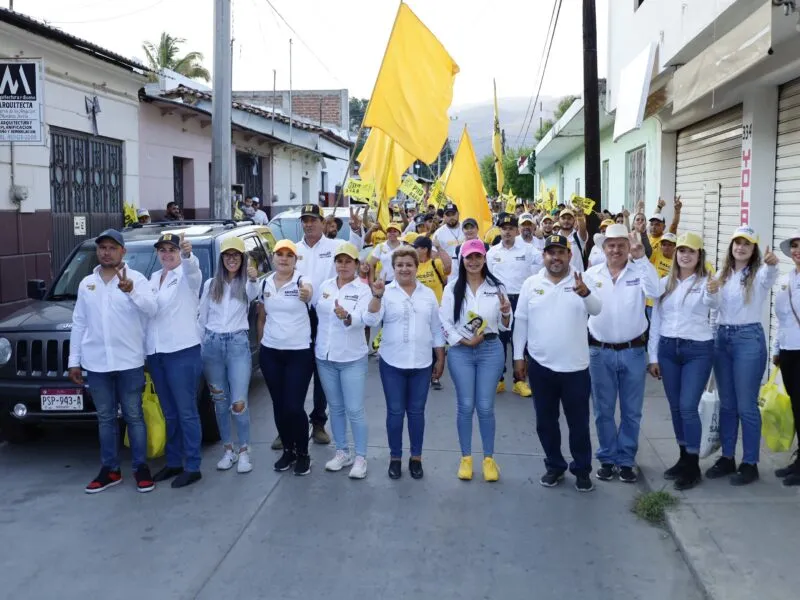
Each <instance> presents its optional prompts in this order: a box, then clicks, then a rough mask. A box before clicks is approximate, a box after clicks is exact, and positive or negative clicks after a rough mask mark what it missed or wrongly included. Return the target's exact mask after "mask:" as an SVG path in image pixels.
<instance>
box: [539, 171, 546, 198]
mask: <svg viewBox="0 0 800 600" xmlns="http://www.w3.org/2000/svg"><path fill="white" fill-rule="evenodd" d="M539 199H540V200H546V199H547V184H546V183H545V182H544V177H542V176H541V175H539Z"/></svg>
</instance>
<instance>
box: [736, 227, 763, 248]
mask: <svg viewBox="0 0 800 600" xmlns="http://www.w3.org/2000/svg"><path fill="white" fill-rule="evenodd" d="M736 238H744V239H746V240H747V241H748V242H750V243H751V244H757V243H758V234H757V233H756V232H755V230H754V229H753V228H752V227H739V228H738V229H737V230H736V231H734V232H733V235H731V241H733V240H735V239H736Z"/></svg>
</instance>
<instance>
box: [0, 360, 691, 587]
mask: <svg viewBox="0 0 800 600" xmlns="http://www.w3.org/2000/svg"><path fill="white" fill-rule="evenodd" d="M370 362H371V370H370V381H369V384H368V418H369V423H370V436H371V438H370V457H369V468H370V473H369V476H368V478H367V479H366V480H364V481H351V480H349V479H348V478H347V474H346V472H342V473H338V474H333V473H326V472H325V471H324V462H325V460H327V458H328V457H329V454H330V449H329V448H323V447H319V446H316V447H313V448H312V458H313V460H314V464H313V467H312V469H313V472H312V474H311V475H310V476H309V477H305V478H299V477H294V476H292V475H290V474H277V473H275V472H273V471H272V462H273V461H274V460H275V458H276V453H274V452H272V451H271V450H270V449H269V443H270V442H271V440H272V439H273V437H274V435H275V429H274V426H273V423H272V415H271V407H270V403H269V399H268V397H267V395H266V391H265V388H264V385H263V383H262V382H261V381H259V380H260V375H258V374H257V375H256V376H255V377H254V379H253V385H252V388H251V389H252V394H251V397H252V399H253V422H254V423H253V439H254V442H255V443H254V452H253V454H254V463H255V470H254V471H253V472H252V473H250V474H248V475H238V474H236V473H235V472H225V473H219V472H217V471H215V470H214V469H213V467H214V465H215V463H216V460H217V458H218V454H219V449H218V448H216V447H212V448H207V449H206V453H205V457H206V463H205V470H204V476H205V477H204V479H203V481H202V482H201V483H199V484H198V485H195V486H192V487H190V488H187V489H183V490H177V491H176V490H172V489H171V488H169V486H162V487H160V488H158V489H157V490H156V491H155V492H153V493H151V494H143V495H140V494H136V493H135V492H134V490H133V485H132V478H130V477H128V478H127V479H126V481H125V483H124V484H123V485H122V486H118V487H116V488H113V489H111V490H109V491H107V492H104V493H102V494H98V495H97V496H87V495H86V494H84V493H83V486H84V485H85V484H86V483H87V482H88V481H89V479H91V477H92V476H93V475H94V474H95V471H96V470H97V444H96V441H95V433H94V431H93V430H85V431H78V432H74V431H73V432H71V433H69V434H58V433H49V434H48V435H46V436H45V437H44V438H43V439H42V440H39V441H37V442H35V443H34V444H32V445H29V446H27V447H24V448H22V447H16V446H8V445H7V446H2V447H0V477H2V481H3V482H4V485H3V487H2V490H1V491H0V505H2V507H3V511H2V512H0V539H1V540H3V550H2V552H0V573H2V576H0V590H2V593H0V596H2V597H6V598H26V599H28V598H32V599H40V598H41V599H46V598H59V599H64V600H68V599H72V598H91V597H99V595H100V594H102V595H103V597H105V598H113V599H127V598H136V599H138V598H141V597H142V593H143V592H145V591H146V594H147V595H148V596H149V597H151V598H156V599H159V600H160V599H172V598H181V599H184V598H187V599H188V598H199V599H217V598H221V597H225V596H228V597H235V598H241V599H243V600H245V599H247V600H249V599H256V598H279V597H282V598H308V597H319V598H323V597H324V598H328V599H331V600H338V599H340V598H378V597H381V598H386V599H387V600H388V599H391V600H394V599H401V598H409V599H411V598H414V599H429V598H437V599H440V600H444V599H446V598H454V599H455V598H458V599H473V598H474V599H478V598H480V599H502V600H513V599H517V598H520V599H522V598H525V599H526V600H527V599H529V598H536V599H537V600H544V599H549V598H554V599H555V598H558V599H559V600H562V599H564V598H579V597H583V598H596V599H614V600H625V599H638V598H647V599H648V600H660V599H665V600H667V599H672V598H681V599H689V600H694V599H699V598H701V597H702V595H701V593H700V592H699V591H698V588H697V586H696V584H695V582H694V579H693V577H692V575H691V573H690V571H689V568H688V567H687V565H686V563H685V562H684V560H683V558H682V555H681V554H680V552H679V551H678V550H677V547H676V545H675V543H674V541H673V539H672V538H671V537H670V536H669V535H668V534H667V533H666V532H665V531H663V530H660V529H658V528H655V527H652V526H650V525H647V524H644V523H642V522H639V521H637V519H636V518H635V517H634V516H633V515H632V514H631V513H630V511H629V508H630V504H631V500H632V498H633V497H634V495H635V494H636V492H637V491H638V490H639V489H642V488H638V487H637V486H626V485H623V484H621V483H619V482H614V483H610V484H604V485H600V484H599V485H598V489H597V490H596V491H595V492H593V493H591V494H579V493H578V492H576V491H575V489H574V488H573V486H572V482H573V480H572V479H571V478H568V485H563V486H562V487H560V488H556V489H545V488H543V487H541V486H540V485H539V483H538V477H539V476H540V475H541V473H542V462H541V448H540V446H539V444H538V440H537V438H536V435H535V431H534V426H533V409H532V407H531V405H530V402H529V401H528V400H522V399H520V398H519V397H517V396H514V395H512V394H510V393H505V394H502V395H501V396H500V397H499V398H498V411H497V413H498V425H497V431H498V437H497V460H498V463H499V465H500V468H501V470H502V478H501V481H500V483H498V484H487V483H484V482H483V481H482V479H481V478H480V476H478V477H476V479H475V480H473V481H472V482H461V481H459V480H457V479H456V477H455V471H456V468H457V464H458V456H459V453H458V450H457V449H458V444H457V439H456V431H455V408H454V406H455V404H454V403H455V400H454V397H453V386H452V384H451V382H450V381H449V380H447V378H445V379H444V380H443V382H444V384H445V390H444V391H442V392H432V393H431V397H430V399H429V403H428V410H427V417H428V421H427V425H428V427H427V431H426V448H425V463H424V464H425V471H426V472H425V479H424V480H422V481H413V480H412V479H411V478H410V477H408V475H407V473H406V472H405V465H404V477H403V478H402V479H401V480H399V481H391V480H389V479H388V477H387V476H386V473H385V470H386V466H387V462H388V449H387V447H386V439H385V431H384V425H383V421H384V414H385V412H384V411H385V409H384V406H383V396H382V394H381V392H380V380H379V378H378V375H377V365H376V363H375V359H371V360H370ZM309 405H310V400H309ZM475 429H476V432H475V441H474V444H475V448H476V450H477V449H480V441H479V438H478V436H477V423H476V428H475ZM477 458H478V456H476V459H477ZM476 463H477V464H479V461H477V460H476ZM153 466H154V467H156V468H157V467H159V466H160V462H159V463H158V464H154V465H153ZM125 475H127V472H126V473H125Z"/></svg>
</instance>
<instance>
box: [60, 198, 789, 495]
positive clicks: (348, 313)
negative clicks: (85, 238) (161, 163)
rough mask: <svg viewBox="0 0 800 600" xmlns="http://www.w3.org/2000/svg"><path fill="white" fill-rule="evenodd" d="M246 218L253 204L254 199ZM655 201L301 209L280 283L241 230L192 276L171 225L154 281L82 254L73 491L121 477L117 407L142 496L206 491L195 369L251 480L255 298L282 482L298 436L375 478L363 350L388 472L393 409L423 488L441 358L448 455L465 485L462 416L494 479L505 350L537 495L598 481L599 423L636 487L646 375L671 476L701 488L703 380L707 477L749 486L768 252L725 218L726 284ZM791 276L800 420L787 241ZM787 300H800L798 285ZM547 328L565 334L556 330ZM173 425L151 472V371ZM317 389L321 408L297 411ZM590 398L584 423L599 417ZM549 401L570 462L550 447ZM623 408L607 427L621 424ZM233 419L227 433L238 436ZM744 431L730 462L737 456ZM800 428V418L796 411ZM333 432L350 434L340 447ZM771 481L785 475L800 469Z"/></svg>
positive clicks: (486, 474) (394, 455)
mask: <svg viewBox="0 0 800 600" xmlns="http://www.w3.org/2000/svg"><path fill="white" fill-rule="evenodd" d="M249 206H254V204H253V203H252V202H251V204H250V205H249ZM664 206H665V203H664V202H663V201H659V203H658V205H657V209H656V212H655V213H654V214H653V215H651V217H650V218H649V219H648V218H646V216H645V214H644V205H643V203H640V204H639V205H637V206H636V207H635V209H634V210H635V214H634V216H633V221H632V223H630V214H629V213H628V212H627V211H622V212H621V213H619V214H616V215H612V214H611V213H609V212H607V211H604V213H605V214H602V215H601V222H600V229H599V232H598V233H597V234H595V235H594V236H593V238H592V239H591V240H590V239H589V231H588V228H587V219H586V215H585V214H584V211H583V210H581V209H579V208H577V207H573V206H568V205H566V206H565V205H562V206H559V207H558V209H557V210H555V211H553V212H547V211H544V210H541V209H537V208H536V207H535V206H532V205H527V206H526V205H525V203H524V202H522V201H518V202H517V205H516V206H515V207H514V210H513V211H510V210H509V211H506V210H503V209H504V208H506V207H501V206H499V205H498V204H497V203H493V205H492V213H493V226H492V228H491V229H490V230H489V231H486V232H483V233H484V236H483V238H482V239H481V237H480V233H479V227H478V222H477V221H476V220H475V219H473V218H465V219H463V220H462V219H461V218H460V214H459V209H458V206H456V205H455V204H453V203H452V202H448V203H446V204H445V205H444V206H443V207H442V208H440V209H437V208H436V207H435V206H429V207H428V208H427V209H426V210H424V211H421V212H418V208H417V206H416V204H415V203H413V202H412V203H409V204H407V205H404V206H402V207H400V208H399V210H397V211H396V212H395V213H394V216H393V219H392V222H390V223H389V224H388V226H386V227H381V226H380V224H378V223H370V222H368V217H367V214H366V212H365V213H364V215H363V216H362V214H361V212H360V211H359V210H357V209H356V210H353V209H352V208H351V210H350V219H349V228H350V233H349V240H345V239H341V238H340V237H338V234H339V230H340V229H341V227H342V226H343V223H342V221H341V219H338V220H337V221H338V222H336V221H334V220H333V219H332V218H330V217H329V218H327V219H326V218H324V217H323V215H322V212H321V210H320V208H319V206H317V205H304V206H303V207H302V210H301V222H302V229H303V237H302V239H300V240H299V241H297V242H293V241H290V240H280V241H278V242H277V244H276V246H275V247H274V254H273V271H272V272H271V273H270V274H268V275H267V276H266V277H263V278H261V277H260V276H259V273H258V271H257V270H256V269H255V268H254V267H252V266H250V265H249V263H248V256H247V253H246V251H245V248H244V245H243V243H242V242H241V240H239V239H236V238H232V239H228V240H226V242H225V243H223V245H222V247H221V248H220V255H219V258H218V260H219V264H218V267H217V269H216V271H215V274H214V275H213V277H212V278H210V279H209V280H208V281H206V282H205V284H204V285H203V283H202V281H201V275H200V270H199V267H198V262H197V258H196V257H195V256H194V255H193V254H192V248H191V243H190V242H189V241H188V240H185V239H184V238H183V237H182V236H179V235H175V234H164V235H163V236H162V237H161V238H160V239H159V240H158V242H157V243H156V244H155V249H156V253H157V255H158V259H159V261H160V264H161V267H162V269H161V270H159V271H157V272H155V273H153V275H152V276H151V277H150V280H149V281H148V280H147V279H146V278H145V277H144V276H143V275H141V274H139V273H137V272H135V271H133V270H131V269H128V268H127V266H126V265H125V262H124V255H125V242H124V238H123V236H122V234H121V233H119V232H117V231H113V230H109V231H106V232H104V233H103V234H101V235H100V236H99V237H98V238H97V240H96V242H97V256H98V261H99V265H98V267H97V268H96V269H95V271H94V272H93V273H92V274H91V275H89V276H88V277H86V278H85V280H84V281H83V282H82V283H81V285H80V289H79V293H78V300H77V304H76V308H75V315H74V324H73V329H72V338H71V354H70V358H69V366H70V378H71V379H72V380H73V382H75V383H76V384H82V383H83V373H84V372H85V373H86V378H87V383H88V384H89V385H91V389H92V397H93V399H94V402H95V405H96V406H97V411H98V421H99V430H100V445H101V459H102V468H101V471H100V473H99V474H98V476H97V477H96V478H95V479H94V480H93V481H92V482H91V483H90V484H89V485H88V486H87V488H86V491H87V492H89V493H93V492H98V491H101V490H104V489H106V488H107V487H109V486H112V485H115V484H117V483H119V482H120V481H121V477H122V476H121V471H120V462H119V457H118V453H117V445H118V439H117V435H118V434H117V428H116V425H115V422H114V421H115V418H116V408H115V407H116V405H117V403H119V404H120V405H121V406H122V413H123V417H124V418H125V421H126V422H127V424H128V431H129V435H130V442H131V449H132V456H133V471H134V477H135V479H136V482H137V487H138V489H139V491H149V490H151V489H153V487H154V486H155V484H156V483H157V482H160V481H166V480H169V479H172V486H173V487H183V486H185V485H189V484H191V483H194V482H195V481H197V480H199V479H200V478H201V474H200V462H201V458H200V439H201V434H200V420H199V417H198V413H197V405H196V400H195V393H196V389H197V384H198V381H199V379H200V377H201V374H204V375H205V379H206V381H207V384H208V388H209V391H210V394H211V397H212V399H213V401H214V405H215V407H216V416H217V423H218V427H219V432H220V436H221V438H222V446H223V449H222V452H223V455H222V458H221V459H220V461H219V462H218V463H217V468H218V469H219V470H228V469H231V468H232V467H233V466H234V465H236V467H237V471H238V472H239V473H247V472H249V471H251V470H252V469H253V461H252V457H251V451H250V438H249V430H250V417H249V401H248V392H249V381H250V376H251V362H250V350H249V346H248V330H249V324H248V308H249V306H250V304H251V302H253V301H256V302H257V303H258V311H259V318H258V324H257V329H258V331H257V334H258V339H259V340H260V350H259V365H260V370H261V373H262V376H263V377H264V379H265V382H266V385H267V388H268V390H269V393H270V396H271V399H272V406H273V417H274V421H275V425H276V428H277V431H278V437H277V438H276V439H275V440H274V441H273V444H272V448H273V449H275V450H279V451H281V454H280V457H279V458H278V460H277V461H276V462H275V463H274V469H275V470H276V471H288V470H292V471H293V472H294V474H295V475H307V474H309V473H310V472H311V459H310V457H309V423H310V424H311V427H312V434H311V439H312V440H313V441H314V442H316V443H319V444H328V443H330V442H331V439H330V436H329V435H328V433H327V431H326V429H325V426H326V423H327V419H328V416H329V417H330V421H331V431H332V434H333V442H334V449H333V453H332V456H331V458H330V460H329V461H328V462H327V463H326V464H325V469H326V470H328V471H341V470H342V469H344V468H345V467H349V468H350V470H349V476H350V477H351V478H353V479H363V478H364V477H366V475H367V470H368V460H367V451H368V439H367V435H368V430H367V422H366V414H365V411H366V405H365V389H366V380H367V374H368V369H369V355H370V354H371V353H374V352H377V354H378V355H379V356H378V372H379V375H380V379H381V383H382V387H383V392H384V397H385V406H386V435H387V440H388V446H389V455H390V457H389V465H388V475H389V477H391V478H392V479H397V478H400V477H401V476H402V471H403V469H402V459H403V434H404V428H405V421H406V418H407V420H408V436H409V441H410V453H409V460H408V465H407V470H408V472H409V474H410V476H411V477H413V478H415V479H420V478H422V477H423V474H424V472H423V461H422V455H423V445H424V431H425V406H426V402H427V398H428V395H429V391H430V390H431V389H433V390H440V389H442V387H443V386H442V383H441V381H440V380H441V377H442V375H443V373H444V370H445V368H447V369H448V371H449V374H450V379H451V380H452V383H453V386H454V392H455V398H456V406H455V420H456V433H457V436H458V441H459V446H460V450H461V459H460V462H459V464H458V467H457V471H456V474H457V477H458V478H459V479H461V480H465V481H466V480H470V479H472V478H473V461H472V459H473V449H472V427H473V416H474V414H475V413H477V417H478V429H479V432H480V438H481V445H482V448H481V449H482V465H481V466H482V474H483V478H484V480H485V481H488V482H494V481H498V480H499V479H500V468H499V466H498V464H497V462H496V460H495V456H494V442H495V428H496V426H495V401H496V398H497V395H498V393H502V392H503V391H505V389H506V387H505V386H506V378H507V374H506V365H507V364H508V351H509V350H508V348H509V346H510V347H511V353H512V359H511V364H512V366H513V369H512V374H511V377H512V378H513V388H512V389H513V392H515V393H516V394H518V395H519V396H521V397H530V396H533V405H534V410H535V415H536V431H537V434H538V437H539V440H540V442H541V444H542V447H543V448H544V452H545V460H544V463H545V473H544V474H543V475H542V476H541V478H540V483H541V484H542V485H543V486H546V487H552V486H556V485H558V484H559V483H560V482H562V481H563V480H564V475H565V473H566V471H567V470H569V471H570V472H571V473H572V474H573V475H574V477H575V487H576V489H577V490H578V491H581V492H588V491H591V490H592V489H594V484H593V482H592V478H591V473H592V471H593V467H592V462H593V458H592V444H591V439H590V427H591V426H590V414H591V412H593V413H594V424H595V429H596V433H597V437H598V448H597V449H596V454H595V458H596V460H597V462H598V463H599V467H598V468H597V469H596V471H595V477H596V478H597V479H599V480H601V481H610V480H613V479H616V478H618V479H619V480H620V481H622V482H626V483H633V482H636V481H637V478H638V473H637V467H636V455H637V451H638V443H639V428H640V423H641V418H642V410H643V402H644V394H645V381H646V375H647V373H648V372H649V373H650V374H651V375H652V376H653V377H656V378H658V379H660V380H662V382H663V386H664V390H665V393H666V397H667V401H668V403H669V407H670V411H671V415H672V422H673V426H674V433H675V438H676V442H677V452H676V454H677V462H676V463H675V465H674V466H672V467H670V468H669V469H667V470H666V471H665V473H664V477H665V478H667V479H670V480H674V486H675V488H676V489H679V490H686V489H689V488H692V487H694V486H696V485H698V484H699V483H700V482H701V480H702V473H701V471H700V467H699V449H700V438H701V429H702V427H701V422H700V416H699V404H700V398H701V396H702V394H703V391H704V389H705V388H706V386H707V384H708V382H709V378H710V377H711V375H712V372H713V374H714V378H715V380H716V385H717V388H718V390H719V397H720V402H721V407H720V419H719V420H720V437H721V442H722V455H721V457H720V458H719V459H718V460H717V461H716V462H715V463H714V465H713V466H712V467H711V468H710V469H708V470H707V471H706V473H705V476H706V477H707V478H721V477H730V482H731V484H733V485H746V484H749V483H752V482H753V481H755V480H756V479H758V477H759V473H758V466H757V465H758V462H759V447H760V441H761V439H760V438H761V418H760V413H759V410H758V404H757V401H758V392H759V386H760V382H761V379H762V375H763V372H764V368H765V366H766V363H767V344H766V338H765V334H764V331H763V328H762V325H761V320H762V313H763V309H764V306H765V303H766V302H767V300H768V298H769V293H770V290H771V289H772V288H773V286H774V285H775V283H776V281H777V279H778V275H779V273H778V257H777V256H776V254H775V253H773V252H772V251H771V249H770V248H769V246H767V247H765V248H763V249H762V247H761V246H760V244H759V238H758V235H757V233H756V232H755V231H753V230H752V229H750V228H748V227H741V228H738V229H737V230H736V231H735V232H734V233H733V235H732V236H731V238H730V240H729V246H728V251H727V254H726V257H725V260H724V261H723V263H722V264H721V265H720V270H719V272H718V273H715V272H714V269H713V267H712V265H711V264H710V262H709V260H708V259H707V257H706V252H705V249H704V247H703V239H702V237H700V236H699V235H697V234H696V233H694V232H690V231H685V232H680V231H679V222H680V212H681V208H682V204H681V201H680V198H676V199H675V202H674V216H673V218H672V222H671V224H670V227H669V230H667V227H666V219H665V217H664V215H663V214H662V212H661V211H662V209H663V208H664ZM781 250H782V252H783V253H784V254H785V255H786V256H788V257H790V258H791V259H792V260H793V262H794V264H795V269H794V270H793V271H792V272H791V273H790V274H788V275H785V276H784V277H783V278H782V279H781V281H780V283H779V288H780V291H779V292H778V294H777V297H776V313H777V316H778V323H779V330H778V335H777V338H776V344H775V346H774V348H773V349H772V353H773V361H774V362H775V364H779V363H780V364H781V365H783V366H784V383H785V385H786V388H787V391H788V393H789V395H790V396H791V397H792V402H793V407H794V412H795V414H796V415H797V416H798V417H800V405H799V404H798V403H800V375H797V374H796V373H797V369H796V368H795V367H796V363H798V362H800V317H798V312H797V311H798V309H800V303H797V302H798V301H797V300H796V299H794V296H795V295H797V293H800V279H798V273H800V232H797V233H796V234H795V235H793V237H791V238H790V239H789V240H786V241H785V242H784V243H782V244H781ZM795 289H797V290H798V292H796V293H795V292H793V290H795ZM555 323H557V324H558V330H557V333H554V331H555V330H554V329H553V326H554V324H555ZM145 365H146V366H147V370H148V371H149V372H150V374H151V376H152V378H153V382H154V384H155V388H156V392H157V393H158V396H159V399H160V400H161V404H162V408H163V412H164V416H165V419H166V422H167V447H166V466H165V467H164V468H163V469H161V470H160V471H159V472H158V473H156V474H155V475H151V474H150V471H149V468H148V466H147V463H146V457H145V443H146V431H145V425H144V421H143V418H142V412H141V392H142V388H143V386H144V367H145ZM312 382H313V410H312V412H311V413H310V414H307V413H306V409H305V400H306V394H307V391H308V389H309V386H310V385H311V383H312ZM590 407H591V408H593V411H592V410H590ZM562 408H563V411H564V415H565V418H566V423H567V427H568V444H569V450H570V454H571V456H572V460H571V462H570V463H567V461H566V459H565V458H564V455H563V453H562V443H561V431H560V426H559V416H560V412H561V409H562ZM617 413H619V419H617V417H616V414H617ZM231 422H233V425H234V426H235V429H236V443H235V444H234V441H233V434H232V427H231ZM740 423H741V427H742V445H743V452H742V458H741V461H740V462H739V464H738V466H737V462H736V458H735V456H736V445H737V439H738V431H739V424H740ZM796 424H797V426H798V428H800V418H798V419H796ZM348 426H349V430H350V436H351V437H352V441H353V443H352V445H351V444H350V442H349V436H348ZM777 475H778V476H779V477H782V478H783V479H784V484H785V485H800V459H798V460H796V461H795V462H793V463H792V464H791V465H789V466H788V467H786V468H785V469H781V470H780V471H779V472H778V473H777Z"/></svg>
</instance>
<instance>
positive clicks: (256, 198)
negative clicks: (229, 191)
mask: <svg viewBox="0 0 800 600" xmlns="http://www.w3.org/2000/svg"><path fill="white" fill-rule="evenodd" d="M253 202H257V203H258V204H261V200H260V199H259V197H258V196H253Z"/></svg>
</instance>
